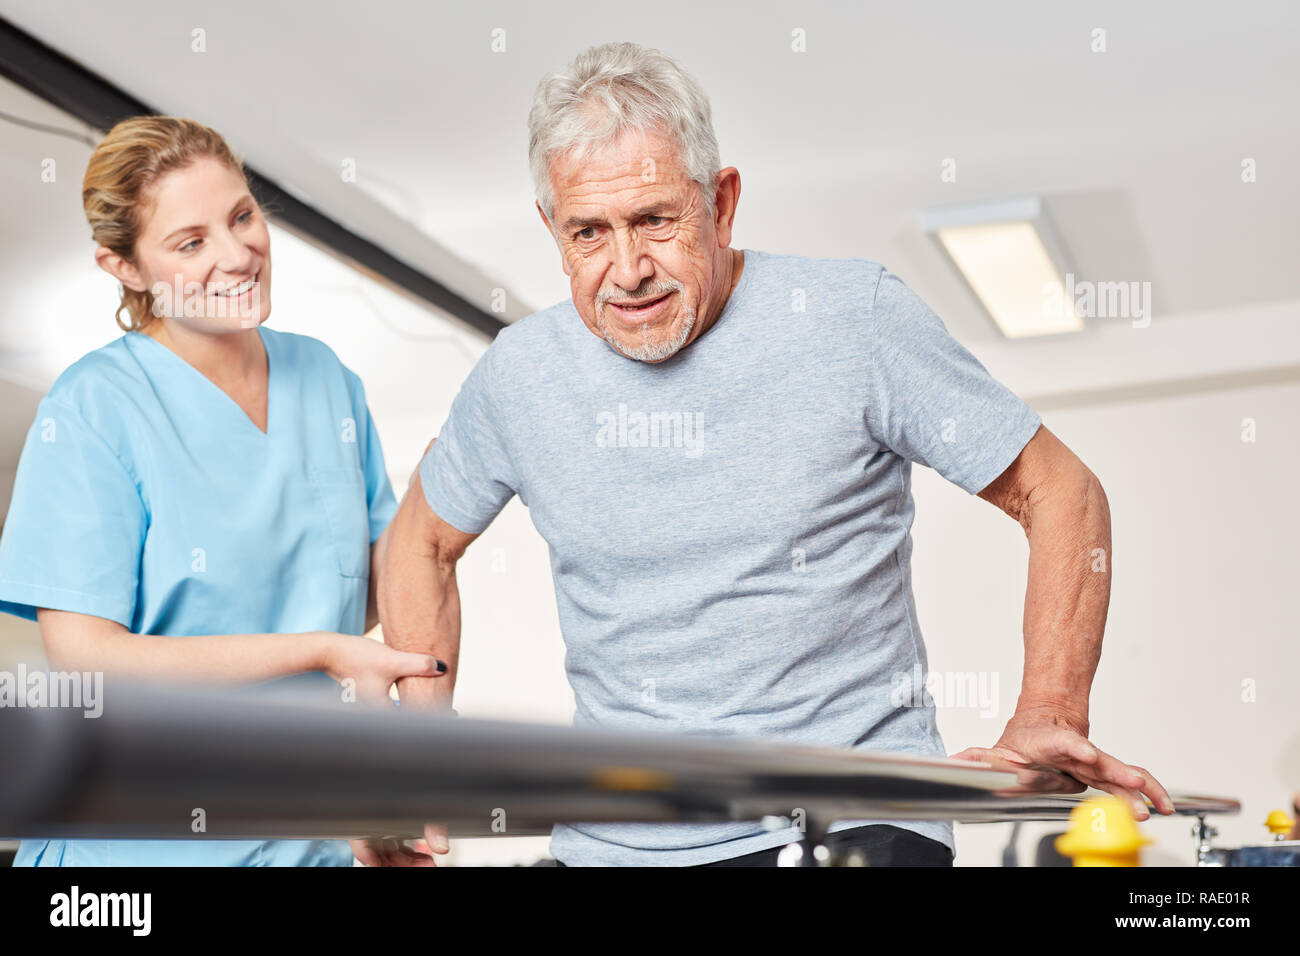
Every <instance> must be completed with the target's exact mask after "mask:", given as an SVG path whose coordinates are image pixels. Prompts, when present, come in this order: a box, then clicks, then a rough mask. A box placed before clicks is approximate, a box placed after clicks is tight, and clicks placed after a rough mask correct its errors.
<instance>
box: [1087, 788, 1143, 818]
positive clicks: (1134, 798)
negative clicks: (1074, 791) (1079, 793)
mask: <svg viewBox="0 0 1300 956" xmlns="http://www.w3.org/2000/svg"><path fill="white" fill-rule="evenodd" d="M1089 786H1092V787H1096V788H1097V789H1098V790H1105V791H1106V792H1107V793H1109V794H1111V795H1112V796H1116V797H1119V798H1120V799H1122V800H1125V801H1127V802H1128V805H1129V808H1130V809H1132V811H1133V817H1134V819H1137V820H1145V819H1147V818H1148V817H1149V816H1151V811H1150V810H1148V809H1147V805H1146V801H1145V800H1143V799H1142V795H1141V794H1139V793H1137V792H1136V791H1133V790H1129V789H1128V788H1126V787H1121V786H1118V785H1117V784H1113V783H1110V782H1109V781H1106V780H1097V781H1095V782H1089Z"/></svg>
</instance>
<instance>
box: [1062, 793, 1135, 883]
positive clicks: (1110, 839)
mask: <svg viewBox="0 0 1300 956" xmlns="http://www.w3.org/2000/svg"><path fill="white" fill-rule="evenodd" d="M1150 842H1151V840H1150V838H1149V837H1145V836H1143V835H1142V833H1141V832H1140V831H1139V830H1138V828H1137V821H1135V820H1134V819H1133V811H1132V809H1131V808H1130V807H1129V805H1128V803H1127V802H1125V801H1124V800H1121V799H1120V798H1119V797H1110V796H1107V797H1091V798H1089V799H1087V800H1085V801H1083V802H1082V803H1081V804H1079V805H1078V806H1077V807H1075V808H1074V809H1073V810H1071V811H1070V826H1069V829H1068V830H1066V832H1065V833H1063V834H1062V835H1061V836H1059V837H1057V838H1056V849H1057V850H1058V851H1059V852H1060V853H1062V854H1063V855H1065V856H1068V857H1070V858H1071V859H1073V860H1074V865H1075V866H1137V865H1138V849H1139V848H1140V847H1142V846H1145V845H1146V844H1148V843H1150Z"/></svg>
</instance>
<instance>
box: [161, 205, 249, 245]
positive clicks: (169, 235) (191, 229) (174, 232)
mask: <svg viewBox="0 0 1300 956" xmlns="http://www.w3.org/2000/svg"><path fill="white" fill-rule="evenodd" d="M249 198H250V197H248V196H243V197H242V198H240V200H239V201H238V202H236V203H235V204H234V205H233V206H231V207H230V212H228V213H226V215H227V216H229V215H230V214H231V213H233V212H234V211H235V210H236V209H238V208H239V207H240V206H242V205H244V204H245V203H246V202H248V200H249ZM202 228H203V226H202V224H200V225H197V226H181V228H179V229H173V230H172V231H171V232H169V233H167V235H165V236H163V242H167V241H168V240H170V239H171V238H172V237H173V236H175V235H178V234H180V233H182V232H195V231H197V230H199V229H202Z"/></svg>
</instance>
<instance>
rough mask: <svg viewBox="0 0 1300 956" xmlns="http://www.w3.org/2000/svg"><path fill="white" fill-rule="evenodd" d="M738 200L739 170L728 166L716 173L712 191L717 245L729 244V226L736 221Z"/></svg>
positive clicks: (725, 245) (722, 246) (724, 245)
mask: <svg viewBox="0 0 1300 956" xmlns="http://www.w3.org/2000/svg"><path fill="white" fill-rule="evenodd" d="M739 202H740V170H738V169H736V167H735V166H728V167H727V168H726V169H724V170H721V171H720V172H719V173H718V184H717V187H716V188H715V189H714V192H713V228H714V231H715V232H717V235H718V245H719V247H721V248H726V247H727V246H730V245H731V227H732V225H733V224H734V223H735V221H736V205H737V204H738V203H739Z"/></svg>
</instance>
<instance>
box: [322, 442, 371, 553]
mask: <svg viewBox="0 0 1300 956" xmlns="http://www.w3.org/2000/svg"><path fill="white" fill-rule="evenodd" d="M307 474H308V477H310V479H311V483H312V487H313V489H314V491H315V493H316V497H317V498H318V499H319V501H320V506H321V509H322V510H323V512H324V518H325V522H326V523H327V524H328V526H329V534H330V543H331V545H332V546H333V548H334V554H335V557H336V558H337V559H338V567H339V574H341V575H343V576H344V577H349V578H364V577H366V576H367V575H369V573H370V516H369V510H368V508H367V505H366V485H365V481H364V479H363V478H362V476H361V469H359V468H357V467H356V466H353V467H351V468H316V467H312V468H309V469H308V472H307Z"/></svg>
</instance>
